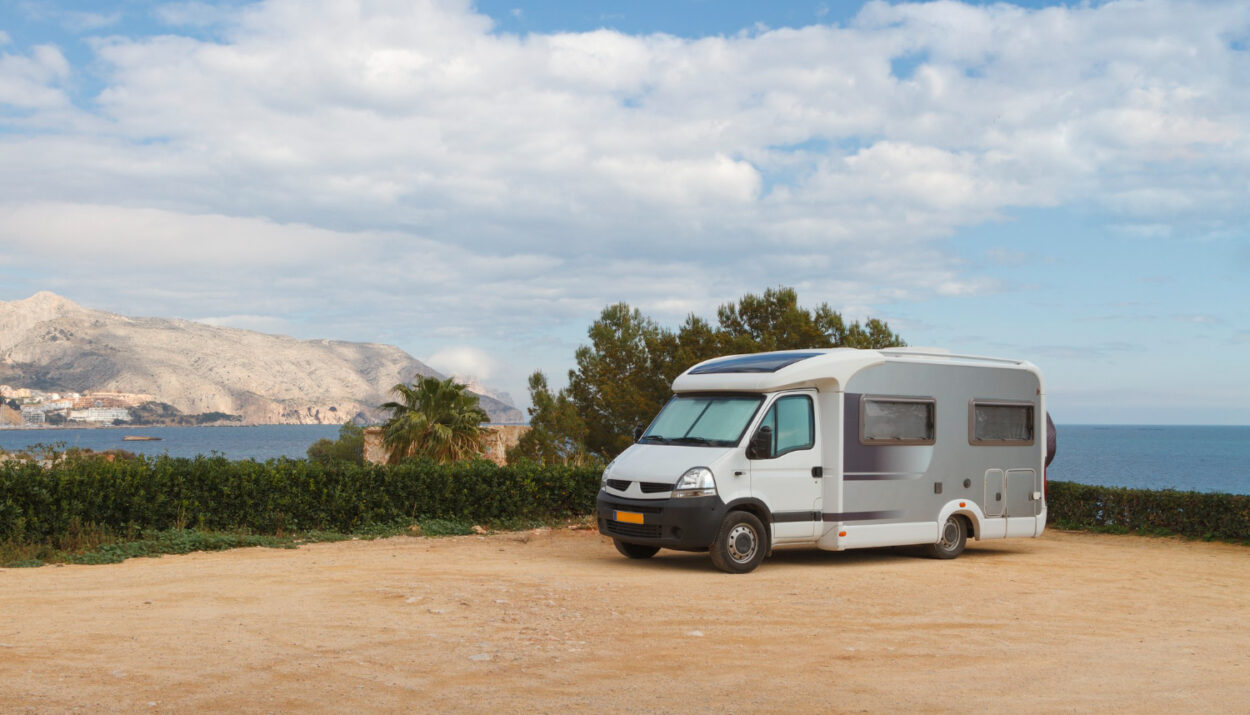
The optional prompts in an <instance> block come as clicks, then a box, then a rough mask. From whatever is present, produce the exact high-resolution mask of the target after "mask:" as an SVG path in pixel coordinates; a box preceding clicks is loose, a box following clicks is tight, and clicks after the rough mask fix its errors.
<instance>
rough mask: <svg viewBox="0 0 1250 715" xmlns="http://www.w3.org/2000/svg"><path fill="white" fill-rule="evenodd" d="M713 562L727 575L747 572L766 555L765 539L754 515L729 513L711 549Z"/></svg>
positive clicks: (765, 535) (757, 564) (742, 512)
mask: <svg viewBox="0 0 1250 715" xmlns="http://www.w3.org/2000/svg"><path fill="white" fill-rule="evenodd" d="M710 551H711V556H712V563H713V564H715V565H716V568H718V569H720V570H721V571H724V572H726V573H747V572H748V571H754V570H755V567H756V566H759V565H760V562H762V561H763V560H764V557H765V556H766V555H768V536H767V534H766V532H765V531H764V525H763V524H762V523H760V520H759V519H758V518H756V516H755V515H754V514H751V513H749V512H745V511H731V512H729V514H728V515H727V516H726V517H725V520H724V521H723V522H721V525H720V531H718V532H717V533H716V541H715V542H713V544H712V548H711V550H710Z"/></svg>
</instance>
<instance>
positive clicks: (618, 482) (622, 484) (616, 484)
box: [608, 479, 629, 492]
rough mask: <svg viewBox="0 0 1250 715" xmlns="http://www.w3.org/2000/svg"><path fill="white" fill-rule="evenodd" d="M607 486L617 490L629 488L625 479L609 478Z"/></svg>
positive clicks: (621, 490)
mask: <svg viewBox="0 0 1250 715" xmlns="http://www.w3.org/2000/svg"><path fill="white" fill-rule="evenodd" d="M608 486H609V487H612V488H613V489H615V490H616V491H618V492H623V491H625V490H626V489H629V482H627V481H625V480H624V479H609V480H608Z"/></svg>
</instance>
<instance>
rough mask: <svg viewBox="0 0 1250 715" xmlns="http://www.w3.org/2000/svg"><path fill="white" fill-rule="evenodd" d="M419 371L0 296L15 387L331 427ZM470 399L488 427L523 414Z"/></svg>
mask: <svg viewBox="0 0 1250 715" xmlns="http://www.w3.org/2000/svg"><path fill="white" fill-rule="evenodd" d="M417 375H433V376H436V377H439V378H442V377H443V375H441V374H440V373H439V372H438V371H436V370H434V369H433V368H431V367H430V366H429V365H426V364H425V363H423V362H421V361H420V360H417V359H416V358H414V357H412V356H411V355H409V354H408V353H406V352H404V351H403V350H400V349H399V348H397V347H394V346H391V345H381V344H375V343H353V342H345V341H338V340H298V339H295V338H291V337H286V336H282V335H268V334H265V333H258V332H254V331H251V330H240V329H237V328H224V327H218V326H213V325H207V324H204V323H197V322H193V321H189V320H178V319H166V318H130V317H126V316H123V315H117V314H115V313H107V312H104V311H99V310H91V309H89V308H84V307H82V306H80V305H78V304H77V303H74V302H73V301H71V300H68V299H66V298H63V297H61V296H59V295H56V294H54V293H49V292H46V291H43V292H39V293H36V294H35V295H34V296H31V297H30V298H27V299H25V300H16V301H10V302H4V301H0V383H3V384H9V385H12V386H15V387H29V388H33V389H38V390H43V391H48V392H54V391H58V392H66V391H73V392H88V391H95V392H123V393H139V394H147V395H151V396H152V397H153V399H154V400H155V401H157V402H163V403H166V404H169V405H172V406H173V407H175V408H177V409H178V410H180V411H182V412H184V413H187V414H201V413H208V412H221V413H225V414H229V415H240V416H242V418H243V421H244V422H245V423H247V424H338V423H342V422H345V421H347V420H356V421H358V422H377V421H380V420H381V419H383V418H384V417H385V415H386V413H385V412H383V411H381V410H379V409H378V408H377V406H378V405H380V404H382V403H383V402H386V401H388V400H390V399H393V395H392V394H391V393H390V390H391V388H392V387H393V386H394V385H395V384H397V383H401V382H410V381H412V380H413V379H414V377H415V376H417ZM474 394H478V398H479V400H480V403H479V404H480V405H481V406H482V408H483V409H484V410H486V413H487V414H488V415H489V416H490V419H491V421H492V422H499V423H515V422H522V421H524V416H523V415H522V413H521V411H520V410H518V409H517V408H516V407H514V406H512V405H510V404H507V403H505V402H503V401H500V400H498V399H496V398H494V397H491V396H489V395H486V394H480V393H474Z"/></svg>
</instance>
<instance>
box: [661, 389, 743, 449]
mask: <svg viewBox="0 0 1250 715" xmlns="http://www.w3.org/2000/svg"><path fill="white" fill-rule="evenodd" d="M763 400H764V398H763V396H762V395H677V396H675V397H673V399H671V400H669V401H668V404H667V405H664V409H662V410H660V414H659V415H657V416H656V418H655V421H653V422H652V423H651V426H650V427H649V428H647V432H646V434H644V435H643V436H642V437H641V438H640V439H639V440H638V441H639V442H645V443H652V444H693V445H702V446H708V447H732V446H734V445H736V444H738V441H739V440H741V439H742V433H743V432H745V431H746V429H747V425H748V424H750V423H751V418H752V417H753V416H755V411H756V410H757V409H759V406H760V403H761V402H763Z"/></svg>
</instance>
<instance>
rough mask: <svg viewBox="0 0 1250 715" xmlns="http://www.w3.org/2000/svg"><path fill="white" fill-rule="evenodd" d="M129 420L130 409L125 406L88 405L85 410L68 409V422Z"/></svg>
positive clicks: (110, 422)
mask: <svg viewBox="0 0 1250 715" xmlns="http://www.w3.org/2000/svg"><path fill="white" fill-rule="evenodd" d="M117 420H120V421H122V422H129V421H130V410H127V409H126V408H125V407H88V408H87V409H85V410H70V411H69V421H70V422H106V423H109V424H112V423H113V422H114V421H117Z"/></svg>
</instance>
